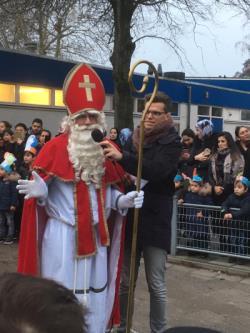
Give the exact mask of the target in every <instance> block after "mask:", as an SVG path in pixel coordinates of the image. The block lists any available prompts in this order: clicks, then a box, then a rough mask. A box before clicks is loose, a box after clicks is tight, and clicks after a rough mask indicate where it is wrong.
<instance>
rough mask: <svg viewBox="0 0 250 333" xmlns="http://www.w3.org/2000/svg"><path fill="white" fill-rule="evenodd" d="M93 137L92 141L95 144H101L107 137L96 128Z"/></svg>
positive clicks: (92, 133)
mask: <svg viewBox="0 0 250 333" xmlns="http://www.w3.org/2000/svg"><path fill="white" fill-rule="evenodd" d="M91 136H92V139H93V140H94V141H95V142H101V141H102V140H103V139H104V137H105V133H103V132H102V131H100V130H99V129H97V128H95V129H94V130H93V131H92V132H91Z"/></svg>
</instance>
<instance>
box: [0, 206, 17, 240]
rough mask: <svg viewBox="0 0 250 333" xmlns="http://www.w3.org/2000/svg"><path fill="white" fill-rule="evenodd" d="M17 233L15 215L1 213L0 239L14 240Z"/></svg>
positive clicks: (5, 212)
mask: <svg viewBox="0 0 250 333" xmlns="http://www.w3.org/2000/svg"><path fill="white" fill-rule="evenodd" d="M14 232H15V225H14V213H13V212H11V211H8V210H1V211H0V239H3V238H5V237H6V236H7V237H10V238H12V237H13V236H14Z"/></svg>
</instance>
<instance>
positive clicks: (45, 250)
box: [18, 64, 143, 333]
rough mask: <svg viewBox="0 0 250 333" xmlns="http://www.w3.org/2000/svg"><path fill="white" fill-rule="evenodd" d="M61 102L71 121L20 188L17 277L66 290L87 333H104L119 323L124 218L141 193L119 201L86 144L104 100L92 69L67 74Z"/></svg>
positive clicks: (105, 163) (100, 119)
mask: <svg viewBox="0 0 250 333" xmlns="http://www.w3.org/2000/svg"><path fill="white" fill-rule="evenodd" d="M64 102H65V105H66V106H67V108H68V112H69V116H68V117H66V118H65V119H64V121H63V124H62V129H63V133H62V134H61V135H60V136H58V137H56V138H54V139H52V140H50V141H49V142H48V143H47V144H46V145H44V147H43V149H42V150H41V151H40V153H39V155H38V157H37V159H36V160H35V162H34V170H36V172H33V180H20V181H19V184H20V185H18V188H19V191H20V193H23V194H25V198H26V199H28V200H26V204H25V206H24V213H23V220H22V230H21V237H20V246H19V261H18V271H19V272H23V273H27V274H41V275H42V276H43V277H47V278H51V279H54V280H55V281H57V282H60V283H62V284H63V285H64V286H65V287H67V288H69V289H71V290H72V291H73V292H74V294H75V295H76V296H77V297H78V299H79V300H80V301H81V302H82V303H83V304H85V305H86V306H87V309H88V310H89V312H88V316H87V326H88V333H104V332H105V329H106V327H107V325H108V323H109V322H110V321H111V322H112V324H117V322H116V318H114V317H112V311H114V309H113V306H114V300H115V299H116V296H115V292H116V287H117V286H118V285H119V283H118V281H117V276H118V266H119V265H118V264H119V257H120V246H121V231H122V222H123V219H122V217H123V215H124V214H125V213H126V211H127V208H129V207H134V206H136V207H138V208H139V207H141V205H142V202H143V192H140V193H137V192H136V191H132V192H130V193H127V194H126V195H123V194H121V192H120V191H119V190H118V188H119V187H118V186H119V182H121V177H120V174H119V175H118V174H117V172H116V169H115V167H114V164H113V163H112V162H111V161H110V160H105V157H104V154H103V149H102V148H101V147H100V146H99V144H98V143H96V142H95V141H94V140H93V139H92V135H91V134H92V131H93V130H97V129H98V130H101V131H103V130H104V128H105V118H104V113H103V112H102V109H103V106H104V102H105V93H104V88H103V85H102V82H101V80H100V78H99V77H98V75H97V74H96V72H95V71H94V70H93V69H92V68H91V67H89V66H88V65H84V64H83V65H78V66H76V67H75V68H73V69H72V71H71V72H70V74H69V75H68V76H67V78H66V80H65V84H64ZM38 173H39V174H38ZM111 184H112V185H113V186H111ZM115 185H116V188H115ZM30 198H33V199H30ZM112 209H113V210H116V211H117V214H116V216H115V217H114V220H113V221H112V231H113V233H112V234H111V233H110V232H109V227H110V225H109V223H108V222H109V221H107V217H108V216H109V213H110V211H111V210H112ZM45 215H46V216H45ZM112 215H113V214H112ZM36 217H37V218H36ZM45 217H46V221H45ZM36 226H37V227H36ZM108 246H110V248H109V251H107V247H108ZM108 254H109V256H108ZM37 258H38V260H37ZM113 313H115V312H113Z"/></svg>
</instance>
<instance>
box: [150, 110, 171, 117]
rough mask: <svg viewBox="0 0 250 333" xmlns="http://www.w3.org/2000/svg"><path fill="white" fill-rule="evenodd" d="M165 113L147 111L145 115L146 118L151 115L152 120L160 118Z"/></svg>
mask: <svg viewBox="0 0 250 333" xmlns="http://www.w3.org/2000/svg"><path fill="white" fill-rule="evenodd" d="M165 113H166V112H160V111H148V112H147V113H146V116H149V115H151V116H152V117H154V118H157V117H160V116H161V115H162V114H165Z"/></svg>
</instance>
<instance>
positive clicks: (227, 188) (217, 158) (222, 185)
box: [209, 132, 245, 206]
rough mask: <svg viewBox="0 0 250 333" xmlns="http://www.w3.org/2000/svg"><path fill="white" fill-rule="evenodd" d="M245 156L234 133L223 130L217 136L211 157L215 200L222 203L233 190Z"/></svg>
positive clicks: (211, 175)
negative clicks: (233, 135)
mask: <svg viewBox="0 0 250 333" xmlns="http://www.w3.org/2000/svg"><path fill="white" fill-rule="evenodd" d="M244 165H245V163H244V158H243V156H242V155H241V153H240V151H239V149H238V147H237V145H236V144H235V142H234V140H233V137H232V135H231V134H230V133H229V132H221V133H220V134H219V135H218V138H217V147H216V148H215V149H214V152H213V154H212V156H211V158H210V168H209V181H210V184H211V185H212V187H213V195H214V202H215V203H216V205H218V206H220V205H221V203H222V202H223V201H224V200H225V199H226V198H227V196H228V195H229V194H231V193H232V192H233V184H234V181H235V178H236V176H238V175H242V174H243V170H244Z"/></svg>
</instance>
